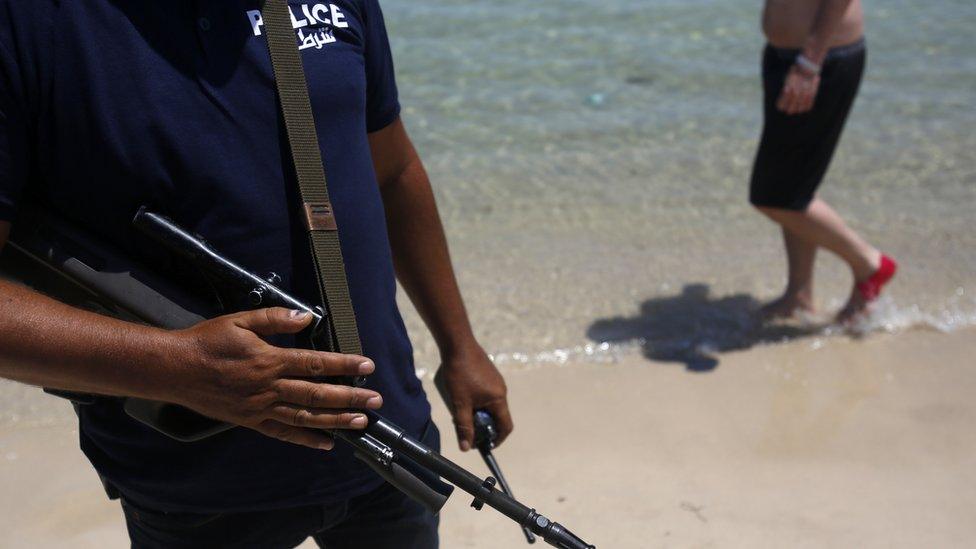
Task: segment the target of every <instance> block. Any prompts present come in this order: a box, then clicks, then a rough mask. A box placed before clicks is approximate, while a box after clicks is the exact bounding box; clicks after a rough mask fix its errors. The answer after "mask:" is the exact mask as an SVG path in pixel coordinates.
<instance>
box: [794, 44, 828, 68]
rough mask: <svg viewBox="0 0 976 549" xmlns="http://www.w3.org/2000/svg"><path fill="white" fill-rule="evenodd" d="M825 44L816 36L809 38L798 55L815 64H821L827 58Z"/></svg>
mask: <svg viewBox="0 0 976 549" xmlns="http://www.w3.org/2000/svg"><path fill="white" fill-rule="evenodd" d="M828 49H829V48H828V47H827V44H826V43H824V42H823V41H821V40H819V39H817V38H810V39H808V40H807V41H806V43H805V44H804V45H803V48H801V49H800V55H802V56H803V57H805V58H806V59H807V60H809V61H810V62H812V63H814V64H816V65H823V62H824V59H826V58H827V50H828Z"/></svg>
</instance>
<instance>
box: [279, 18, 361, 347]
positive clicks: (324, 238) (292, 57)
mask: <svg viewBox="0 0 976 549" xmlns="http://www.w3.org/2000/svg"><path fill="white" fill-rule="evenodd" d="M261 17H262V19H263V20H264V30H265V33H266V35H267V40H268V49H269V50H270V51H271V66H272V67H273V69H274V77H275V87H276V88H277V89H278V98H279V99H280V101H281V111H282V114H283V115H284V119H285V129H286V131H287V134H288V144H289V147H290V149H291V156H292V161H293V162H294V164H295V174H296V175H297V179H298V189H299V193H300V195H301V200H302V204H303V208H304V211H303V213H304V216H305V223H306V226H307V227H308V234H309V243H310V244H311V249H312V260H313V262H314V263H315V270H316V274H317V275H318V276H317V280H318V283H319V292H320V293H321V297H322V302H323V304H324V305H325V307H326V311H327V313H328V314H329V316H330V317H331V320H332V323H333V326H334V327H335V337H336V344H337V345H338V348H337V349H332V350H333V351H337V352H340V353H346V354H356V355H358V354H362V345H361V343H360V341H359V330H358V328H357V327H356V315H355V312H354V311H353V308H352V300H351V299H350V298H349V287H348V285H347V281H346V268H345V265H344V264H343V261H342V250H341V249H340V247H339V230H338V226H337V225H336V219H335V215H334V213H333V211H332V203H331V202H330V201H329V189H328V186H327V185H326V181H325V169H324V167H323V165H322V157H321V153H320V151H319V141H318V136H317V135H316V133H315V121H314V118H313V117H312V106H311V103H310V102H309V98H308V84H307V82H306V81H305V72H304V70H303V69H302V59H301V55H300V53H299V50H298V43H297V39H296V36H295V30H294V29H293V28H292V24H291V13H290V12H289V9H288V1H287V0H265V2H264V6H263V8H262V10H261Z"/></svg>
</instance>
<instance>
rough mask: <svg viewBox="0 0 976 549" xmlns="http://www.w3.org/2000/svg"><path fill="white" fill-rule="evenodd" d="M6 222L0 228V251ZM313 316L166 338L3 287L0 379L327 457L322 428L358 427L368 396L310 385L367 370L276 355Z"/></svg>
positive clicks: (247, 319) (353, 363)
mask: <svg viewBox="0 0 976 549" xmlns="http://www.w3.org/2000/svg"><path fill="white" fill-rule="evenodd" d="M9 231H10V224H9V223H6V222H0V249H2V247H3V245H4V244H5V243H6V242H7V236H8V235H9ZM310 321H311V315H305V316H301V315H295V314H291V311H288V310H287V309H281V308H275V309H260V310H256V311H249V312H245V313H239V314H232V315H226V316H222V317H218V318H215V319H212V320H207V321H204V322H201V323H200V324H197V325H196V326H193V327H191V328H188V329H186V330H175V331H168V330H162V329H158V328H152V327H147V326H142V325H139V324H133V323H129V322H123V321H121V320H117V319H114V318H109V317H106V316H102V315H98V314H95V313H90V312H87V311H82V310H80V309H76V308H73V307H70V306H68V305H65V304H63V303H60V302H58V301H55V300H53V299H50V298H48V297H46V296H43V295H41V294H39V293H37V292H34V291H32V290H30V289H28V288H26V287H24V286H21V285H19V284H15V283H11V282H5V281H0V377H4V378H7V379H12V380H14V381H20V382H23V383H28V384H31V385H38V386H43V387H50V388H54V389H62V390H67V391H76V392H87V393H94V394H101V395H113V396H133V397H141V398H146V399H151V400H158V401H163V402H173V403H176V404H181V405H183V406H186V407H188V408H191V409H193V410H196V411H198V412H200V413H202V414H204V415H206V416H209V417H212V418H216V419H219V420H223V421H227V422H230V423H235V424H238V425H243V426H245V427H249V428H251V429H254V430H256V431H258V432H261V433H263V434H265V435H267V436H270V437H274V438H278V439H281V440H284V441H288V442H293V443H296V444H302V445H305V446H309V447H312V448H319V449H330V448H332V445H333V441H332V439H331V437H329V435H328V434H326V433H325V432H324V431H323V430H322V429H332V428H344V429H361V428H363V427H364V426H365V425H366V418H365V417H364V416H363V415H362V414H358V413H355V412H354V410H355V409H367V408H368V409H376V408H379V407H380V406H381V405H382V398H381V397H380V395H379V394H378V393H376V392H374V391H368V390H365V389H353V388H351V387H345V386H334V385H328V384H324V383H318V382H315V381H312V379H311V378H316V377H319V376H325V375H357V374H363V373H369V372H372V371H373V369H374V366H373V363H372V362H371V361H369V360H368V359H366V358H364V357H361V356H354V355H339V354H333V353H319V352H315V351H306V350H300V349H282V348H278V347H273V346H271V345H269V344H268V343H266V342H265V341H264V340H263V339H262V336H268V335H272V334H285V333H295V332H298V331H300V330H301V329H302V328H304V327H305V326H307V325H308V323H309V322H310Z"/></svg>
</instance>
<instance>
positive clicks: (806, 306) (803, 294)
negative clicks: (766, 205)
mask: <svg viewBox="0 0 976 549" xmlns="http://www.w3.org/2000/svg"><path fill="white" fill-rule="evenodd" d="M783 243H784V244H785V245H786V259H787V264H788V268H789V271H788V273H789V274H788V279H787V283H786V291H785V292H784V293H783V295H782V296H781V297H779V298H778V299H776V300H774V301H771V302H769V303H767V304H766V305H765V306H763V308H762V314H763V316H764V317H766V318H776V317H790V316H793V315H794V314H795V313H796V312H797V311H807V312H810V313H812V312H814V306H813V264H814V260H815V259H816V257H817V246H816V244H813V243H810V242H808V241H806V240H804V239H802V238H800V237H799V236H797V235H795V234H794V233H793V232H792V231H790V230H789V229H787V228H786V227H783Z"/></svg>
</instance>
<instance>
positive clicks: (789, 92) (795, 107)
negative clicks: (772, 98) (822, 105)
mask: <svg viewBox="0 0 976 549" xmlns="http://www.w3.org/2000/svg"><path fill="white" fill-rule="evenodd" d="M850 4H851V0H823V1H822V2H821V3H820V9H819V10H818V11H817V18H816V19H815V20H814V22H813V27H812V28H811V29H810V34H809V36H808V38H807V41H806V43H805V44H804V46H803V52H802V53H803V55H804V56H805V57H806V58H807V59H809V60H810V61H813V62H814V63H816V64H818V65H822V64H823V62H824V59H826V57H827V52H828V51H829V50H830V40H831V39H832V38H833V36H834V33H835V31H836V30H837V27H838V26H839V25H840V22H841V21H842V20H843V19H844V14H845V13H847V9H848V8H849V7H850ZM819 88H820V75H819V74H815V73H812V72H809V71H807V70H805V69H804V68H803V67H801V66H800V65H793V67H792V68H790V72H789V74H787V76H786V82H785V83H784V84H783V91H782V92H781V93H780V96H779V100H778V101H777V102H776V107H777V108H778V109H779V110H781V111H783V112H785V113H786V114H802V113H805V112H808V111H809V110H810V109H812V108H813V103H814V101H815V100H816V99H817V91H818V90H819Z"/></svg>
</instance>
